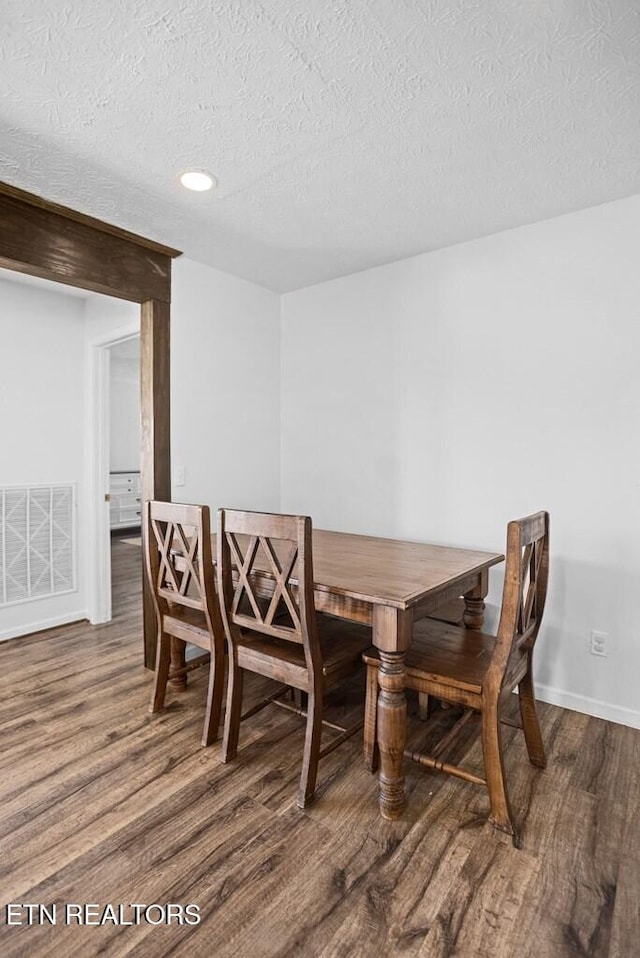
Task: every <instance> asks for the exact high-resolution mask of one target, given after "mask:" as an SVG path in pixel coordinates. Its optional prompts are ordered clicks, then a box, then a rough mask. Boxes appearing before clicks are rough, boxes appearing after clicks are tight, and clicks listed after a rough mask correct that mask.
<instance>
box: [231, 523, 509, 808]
mask: <svg viewBox="0 0 640 958" xmlns="http://www.w3.org/2000/svg"><path fill="white" fill-rule="evenodd" d="M215 539H216V537H215V535H213V536H212V553H213V556H214V557H215V555H216V542H215ZM503 560H504V556H503V555H501V554H499V553H493V552H477V551H475V550H472V549H459V548H453V547H450V546H439V545H429V544H427V543H423V542H409V541H404V540H398V539H382V538H379V537H377V536H363V535H353V534H349V533H345V532H330V531H327V530H324V529H314V530H313V577H314V597H315V607H316V610H317V611H318V612H324V613H328V614H330V615H334V616H339V617H340V618H344V619H349V620H351V621H354V622H360V623H364V624H365V625H369V626H371V629H372V642H373V644H374V645H375V646H376V648H377V649H378V652H379V654H380V668H379V670H378V683H379V691H378V714H377V729H378V744H379V749H380V769H379V778H378V781H379V802H380V812H381V814H382V816H383V817H384V818H386V819H396V818H399V817H400V816H401V815H402V811H403V808H404V803H405V794H404V777H403V774H402V768H403V757H404V748H405V740H406V717H407V703H406V698H405V691H404V690H405V655H406V652H407V649H408V648H409V646H410V645H411V639H412V634H413V624H414V622H416V621H417V620H418V619H421V618H423V617H424V616H427V615H430V614H432V613H433V612H435V611H436V609H438V607H439V606H442V605H443V604H445V603H447V602H449V601H451V600H452V599H455V598H458V597H460V596H463V597H464V605H465V609H464V622H465V625H466V626H467V628H470V629H477V630H481V629H482V624H483V621H484V599H485V597H486V595H487V592H488V588H489V569H490V568H491V567H492V566H494V565H497V564H498V563H500V562H502V561H503ZM265 575H267V576H268V567H265Z"/></svg>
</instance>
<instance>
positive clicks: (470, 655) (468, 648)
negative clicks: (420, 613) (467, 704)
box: [364, 619, 496, 693]
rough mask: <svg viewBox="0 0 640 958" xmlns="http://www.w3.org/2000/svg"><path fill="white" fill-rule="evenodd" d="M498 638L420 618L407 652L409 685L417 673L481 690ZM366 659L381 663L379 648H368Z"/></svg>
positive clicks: (450, 683) (445, 682) (470, 690)
mask: <svg viewBox="0 0 640 958" xmlns="http://www.w3.org/2000/svg"><path fill="white" fill-rule="evenodd" d="M495 642H496V640H495V637H494V636H493V635H487V634H486V633H484V632H476V631H474V630H472V629H465V628H464V627H458V626H454V625H447V624H446V623H442V622H436V621H434V620H433V619H421V620H420V621H419V622H418V623H417V624H416V626H415V628H414V633H413V641H412V643H411V648H410V649H409V651H408V652H407V658H406V666H407V682H406V684H407V687H408V688H411V678H412V676H415V677H416V678H420V679H426V680H427V681H433V682H435V683H437V684H438V685H449V686H453V687H455V688H460V689H465V690H467V691H469V692H476V693H479V692H480V691H481V689H482V683H483V680H484V676H485V673H486V671H487V668H488V667H489V663H490V661H491V654H492V652H493V648H494V646H495ZM364 661H365V662H366V664H367V665H373V666H379V665H380V659H379V656H378V651H377V649H368V650H367V651H366V653H365V655H364Z"/></svg>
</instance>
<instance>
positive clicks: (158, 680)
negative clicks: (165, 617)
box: [149, 632, 171, 712]
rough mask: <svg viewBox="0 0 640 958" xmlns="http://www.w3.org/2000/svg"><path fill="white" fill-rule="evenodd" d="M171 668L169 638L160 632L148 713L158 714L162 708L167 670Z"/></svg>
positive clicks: (167, 675) (167, 677) (167, 676)
mask: <svg viewBox="0 0 640 958" xmlns="http://www.w3.org/2000/svg"><path fill="white" fill-rule="evenodd" d="M170 667H171V636H170V635H167V634H166V632H161V633H160V635H159V638H158V651H157V653H156V672H155V677H154V681H153V691H152V693H151V702H150V704H149V711H150V712H160V711H161V710H162V709H163V707H164V697H165V694H166V691H167V681H168V679H169V669H170Z"/></svg>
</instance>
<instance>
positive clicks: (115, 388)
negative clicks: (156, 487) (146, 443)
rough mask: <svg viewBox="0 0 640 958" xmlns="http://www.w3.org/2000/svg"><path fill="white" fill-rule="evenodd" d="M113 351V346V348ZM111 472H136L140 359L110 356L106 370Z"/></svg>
mask: <svg viewBox="0 0 640 958" xmlns="http://www.w3.org/2000/svg"><path fill="white" fill-rule="evenodd" d="M115 348H116V349H117V347H115ZM109 373H110V376H109V401H110V416H109V434H110V442H109V445H110V456H109V467H110V470H111V472H138V471H139V470H140V448H141V430H140V359H139V358H138V359H121V358H119V357H117V356H114V355H113V350H112V355H111V363H110V369H109Z"/></svg>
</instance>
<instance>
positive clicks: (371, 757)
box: [363, 665, 380, 772]
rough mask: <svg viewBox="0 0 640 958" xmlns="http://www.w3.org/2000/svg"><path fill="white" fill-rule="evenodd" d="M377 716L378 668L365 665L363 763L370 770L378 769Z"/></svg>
mask: <svg viewBox="0 0 640 958" xmlns="http://www.w3.org/2000/svg"><path fill="white" fill-rule="evenodd" d="M377 716H378V670H377V668H376V667H375V665H368V666H367V694H366V698H365V703H364V734H363V749H364V764H365V766H366V768H367V769H368V770H369V771H370V772H376V771H377V770H378V762H379V760H380V750H379V748H378V737H377V735H376V721H377Z"/></svg>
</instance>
